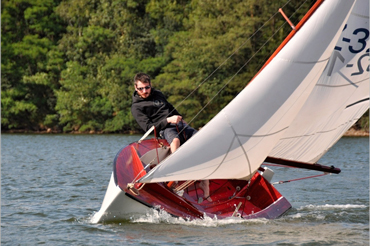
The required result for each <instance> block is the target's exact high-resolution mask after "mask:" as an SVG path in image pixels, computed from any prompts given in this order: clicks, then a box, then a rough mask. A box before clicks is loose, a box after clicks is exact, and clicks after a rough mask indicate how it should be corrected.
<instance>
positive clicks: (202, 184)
mask: <svg viewBox="0 0 370 246" xmlns="http://www.w3.org/2000/svg"><path fill="white" fill-rule="evenodd" d="M199 187H200V188H201V189H202V190H203V196H204V198H205V199H207V201H209V202H212V199H211V197H210V196H209V195H210V194H209V180H202V181H200V184H199Z"/></svg>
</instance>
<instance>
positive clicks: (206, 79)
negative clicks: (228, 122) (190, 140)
mask: <svg viewBox="0 0 370 246" xmlns="http://www.w3.org/2000/svg"><path fill="white" fill-rule="evenodd" d="M307 1H308V0H305V1H303V3H302V4H301V5H300V6H299V7H298V8H296V9H295V11H294V13H293V14H291V15H290V18H291V17H292V16H293V15H295V14H296V13H297V11H298V10H299V9H301V8H302V6H303V5H304V4H305V3H306V2H307ZM290 2H291V0H289V1H287V2H286V3H285V4H284V5H283V7H282V8H284V7H285V6H286V5H288V4H289V3H290ZM277 14H279V11H276V12H275V14H273V15H272V16H271V17H270V18H269V19H268V20H267V21H266V22H265V23H264V24H263V25H262V26H260V27H259V28H258V29H257V30H256V31H255V32H254V33H253V34H252V35H251V36H250V37H249V38H248V39H247V40H246V41H245V42H243V43H242V44H241V45H240V46H239V47H238V48H237V49H236V50H235V51H234V52H233V53H232V54H231V55H230V56H229V57H227V58H226V59H225V60H224V61H223V62H222V63H221V64H220V65H219V66H218V67H217V68H216V69H215V70H214V71H213V72H212V73H211V74H209V75H208V76H207V77H206V78H205V79H204V80H203V81H202V82H201V83H200V84H198V86H197V87H196V88H195V89H194V90H193V91H191V92H190V93H189V94H188V95H187V96H186V97H185V98H184V99H183V100H182V101H181V102H179V103H178V104H177V105H176V107H175V108H178V107H179V106H180V105H182V104H183V103H184V101H185V100H187V99H188V98H189V97H190V96H191V95H192V94H194V92H195V91H196V90H198V89H199V88H200V87H201V86H202V85H203V84H204V83H205V82H207V81H208V80H209V78H210V77H212V76H213V74H215V73H216V72H217V71H218V70H219V69H220V68H221V67H222V66H223V65H224V64H225V63H226V62H227V61H228V60H230V59H231V57H233V56H234V55H235V54H236V53H237V52H238V51H239V50H240V49H241V48H242V47H243V46H244V45H245V44H246V43H247V42H248V41H249V40H250V39H251V38H253V37H254V36H255V35H256V34H257V33H258V32H259V31H260V30H261V29H262V28H263V27H265V26H266V25H267V23H268V22H270V21H271V20H272V19H273V18H274V17H275V16H276V15H277ZM284 25H286V22H284V23H283V24H282V25H281V26H280V27H279V28H278V29H277V30H276V31H275V32H274V33H273V34H272V35H271V36H270V38H269V39H268V40H267V41H266V42H265V43H264V44H263V45H262V46H261V47H260V48H259V49H258V50H257V52H255V53H254V54H253V55H252V56H251V57H250V58H249V59H248V61H247V62H246V63H244V65H243V66H241V67H240V68H239V70H238V71H237V72H236V73H235V74H234V75H233V76H232V77H231V78H230V79H229V80H228V81H227V82H226V83H225V84H224V85H223V86H222V87H221V89H220V90H219V91H217V93H216V94H215V95H214V96H213V97H212V98H210V99H209V101H208V102H207V103H206V104H205V105H204V106H203V107H202V108H201V109H200V110H199V111H198V113H197V114H196V115H195V116H194V117H193V118H192V119H191V120H190V121H189V123H188V124H190V123H191V122H193V121H194V120H195V118H197V117H198V115H199V114H200V113H201V112H202V111H204V109H205V108H206V107H207V106H208V105H209V104H210V103H211V102H212V101H213V100H214V99H215V98H216V97H217V96H218V95H219V94H220V93H221V92H222V91H223V90H224V89H225V87H226V86H227V85H228V84H229V83H230V82H231V81H232V80H233V79H234V78H235V76H236V75H238V74H239V73H240V71H241V70H242V69H243V68H244V67H245V66H247V65H248V64H249V63H250V61H251V60H252V59H253V58H254V57H255V56H256V55H257V54H258V53H259V52H260V51H261V50H262V48H263V47H265V46H266V44H267V43H268V42H269V41H270V40H271V39H272V38H273V37H274V36H275V35H276V34H277V33H278V32H279V31H280V29H281V28H283V26H284ZM239 92H240V91H239ZM182 131H183V130H182ZM182 131H181V132H182ZM181 132H180V133H181Z"/></svg>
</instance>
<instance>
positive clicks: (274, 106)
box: [140, 0, 354, 182]
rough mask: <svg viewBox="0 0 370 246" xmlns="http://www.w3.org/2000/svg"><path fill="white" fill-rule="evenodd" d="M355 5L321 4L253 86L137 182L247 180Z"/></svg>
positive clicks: (303, 96)
mask: <svg viewBox="0 0 370 246" xmlns="http://www.w3.org/2000/svg"><path fill="white" fill-rule="evenodd" d="M353 3H354V1H353V0H352V1H351V0H341V1H337V0H335V1H333V0H327V1H325V2H324V3H322V4H321V5H320V7H319V8H318V9H317V10H316V11H315V13H314V14H313V15H312V17H311V18H309V19H308V21H307V22H306V23H305V25H303V26H302V27H300V30H299V31H298V32H297V33H295V35H294V36H293V38H292V39H291V40H290V41H289V42H288V43H286V44H285V46H284V47H283V48H282V49H281V50H280V51H279V53H278V54H277V55H276V56H275V57H274V59H272V60H271V61H270V62H269V63H268V65H267V66H266V67H265V68H264V69H263V70H262V71H260V72H259V74H258V75H257V76H256V77H255V78H254V79H253V83H250V84H249V85H248V86H247V87H246V88H245V89H244V90H243V91H242V92H240V93H239V95H238V96H237V97H236V98H234V100H233V101H232V102H230V104H228V105H227V106H226V107H225V108H224V109H223V110H222V111H221V112H220V113H219V114H218V115H216V116H215V117H214V118H213V119H212V120H211V121H210V122H209V123H208V124H207V125H206V126H204V127H203V128H202V129H201V130H200V131H199V132H198V133H197V134H196V135H195V136H193V137H192V138H191V139H190V140H188V141H187V142H186V143H185V144H184V145H182V146H181V147H180V148H179V149H178V150H177V151H176V152H175V153H173V154H172V155H171V156H169V157H168V158H167V159H166V160H164V161H163V162H162V163H161V164H160V165H158V166H157V167H156V168H154V169H153V170H151V171H150V172H149V173H148V174H147V175H146V176H144V177H143V178H141V179H140V182H163V181H171V180H201V179H219V178H221V179H249V178H250V177H251V176H252V175H253V174H254V173H255V172H256V171H257V170H258V167H259V166H260V165H261V163H262V162H263V161H264V160H265V158H266V157H267V156H268V154H269V153H270V152H271V151H272V150H273V149H274V148H275V147H276V144H277V143H278V142H279V140H280V139H281V138H282V137H284V136H287V135H286V133H287V132H289V131H290V128H291V124H292V121H294V119H296V116H297V114H298V113H299V112H300V111H301V109H302V107H303V106H304V105H305V102H306V101H307V99H308V98H309V97H310V94H311V92H312V91H313V90H314V89H315V85H316V83H317V81H318V80H319V79H320V78H321V75H322V73H323V71H325V68H327V67H330V66H327V64H328V63H329V62H330V58H331V54H332V51H333V50H334V48H335V45H336V44H337V40H338V38H339V37H340V34H341V31H342V29H343V27H344V24H345V21H346V20H347V18H348V15H349V13H350V10H351V8H352V6H353ZM334 69H336V68H335V66H334V67H333V70H334Z"/></svg>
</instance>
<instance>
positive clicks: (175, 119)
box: [167, 115, 182, 124]
mask: <svg viewBox="0 0 370 246" xmlns="http://www.w3.org/2000/svg"><path fill="white" fill-rule="evenodd" d="M181 120H182V116H180V115H174V116H171V117H168V118H167V122H168V123H172V124H177V123H179V122H180V121H181Z"/></svg>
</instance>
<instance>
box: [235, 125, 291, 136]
mask: <svg viewBox="0 0 370 246" xmlns="http://www.w3.org/2000/svg"><path fill="white" fill-rule="evenodd" d="M288 128H289V126H287V127H284V128H282V129H280V130H278V131H276V132H273V133H268V134H263V135H244V134H237V136H241V137H250V138H254V137H255V138H261V137H267V136H272V135H275V134H278V133H280V132H282V131H285V130H286V129H288Z"/></svg>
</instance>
